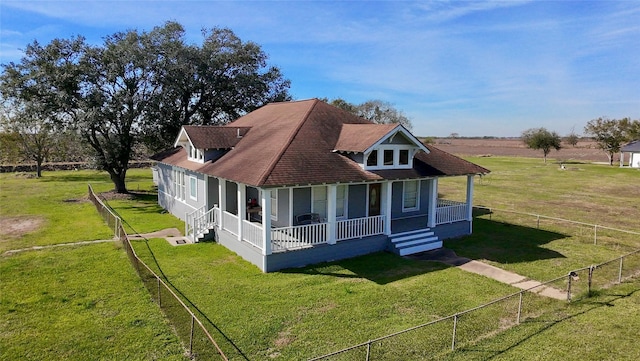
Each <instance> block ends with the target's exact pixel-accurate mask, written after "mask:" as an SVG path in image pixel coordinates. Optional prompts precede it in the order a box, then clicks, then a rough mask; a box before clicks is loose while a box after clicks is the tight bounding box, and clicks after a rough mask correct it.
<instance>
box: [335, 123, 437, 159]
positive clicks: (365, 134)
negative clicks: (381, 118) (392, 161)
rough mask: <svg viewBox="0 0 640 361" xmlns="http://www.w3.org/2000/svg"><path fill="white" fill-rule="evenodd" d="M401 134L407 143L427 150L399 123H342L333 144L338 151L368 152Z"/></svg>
mask: <svg viewBox="0 0 640 361" xmlns="http://www.w3.org/2000/svg"><path fill="white" fill-rule="evenodd" d="M396 134H402V136H403V137H405V138H406V139H407V140H408V141H409V143H413V144H414V145H415V146H416V147H419V148H420V149H422V150H423V151H424V152H426V153H429V150H428V149H427V148H425V147H424V145H423V144H422V143H421V142H420V141H419V140H418V139H417V138H416V137H414V136H413V134H411V133H410V132H409V131H408V130H407V129H406V128H405V127H403V126H402V125H400V124H371V123H368V124H343V125H342V129H341V130H340V137H339V138H338V142H337V143H336V146H335V149H334V150H335V151H338V152H347V153H349V152H355V153H368V152H370V151H371V150H372V149H373V148H374V147H376V146H378V145H379V144H380V143H382V142H383V141H385V140H387V139H389V138H391V137H393V136H395V135H396Z"/></svg>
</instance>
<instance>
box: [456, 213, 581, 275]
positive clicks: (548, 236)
mask: <svg viewBox="0 0 640 361" xmlns="http://www.w3.org/2000/svg"><path fill="white" fill-rule="evenodd" d="M567 237H569V236H568V235H565V234H562V233H557V232H551V231H546V230H542V229H537V228H531V227H523V226H519V225H515V224H509V223H502V222H496V221H491V220H487V219H484V218H475V219H474V221H473V234H471V235H469V236H465V237H462V238H457V239H452V240H447V241H445V243H446V247H447V248H450V249H452V250H454V251H455V252H456V254H457V255H459V256H464V257H468V258H472V259H486V260H490V261H494V262H498V263H504V264H506V263H518V262H530V261H539V260H545V259H553V258H566V257H565V256H564V255H563V254H562V253H559V252H556V251H553V250H550V249H547V248H544V247H542V245H544V244H547V243H549V242H552V241H555V240H558V239H562V238H567Z"/></svg>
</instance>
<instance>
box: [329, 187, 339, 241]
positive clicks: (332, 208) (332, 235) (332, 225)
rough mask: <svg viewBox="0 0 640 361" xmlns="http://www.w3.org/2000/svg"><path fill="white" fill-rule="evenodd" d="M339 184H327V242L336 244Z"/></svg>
mask: <svg viewBox="0 0 640 361" xmlns="http://www.w3.org/2000/svg"><path fill="white" fill-rule="evenodd" d="M336 189H337V186H336V185H335V184H329V185H328V186H327V222H328V223H327V243H328V244H336V226H337V225H336V197H337V194H338V192H337V190H336Z"/></svg>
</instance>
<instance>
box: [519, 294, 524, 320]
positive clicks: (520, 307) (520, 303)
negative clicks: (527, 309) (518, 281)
mask: <svg viewBox="0 0 640 361" xmlns="http://www.w3.org/2000/svg"><path fill="white" fill-rule="evenodd" d="M523 292H524V291H520V301H518V320H517V324H518V325H519V324H520V315H521V314H522V293H523Z"/></svg>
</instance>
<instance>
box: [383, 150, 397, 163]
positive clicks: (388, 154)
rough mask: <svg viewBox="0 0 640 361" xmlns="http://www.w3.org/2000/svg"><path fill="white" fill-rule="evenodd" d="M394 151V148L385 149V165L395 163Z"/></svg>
mask: <svg viewBox="0 0 640 361" xmlns="http://www.w3.org/2000/svg"><path fill="white" fill-rule="evenodd" d="M393 153H394V149H385V150H384V163H382V164H384V165H393Z"/></svg>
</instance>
